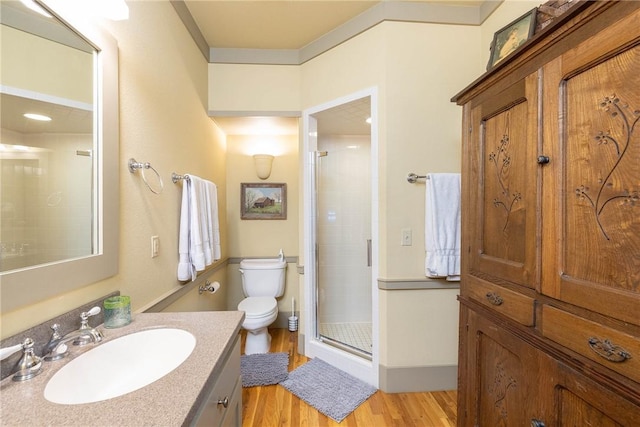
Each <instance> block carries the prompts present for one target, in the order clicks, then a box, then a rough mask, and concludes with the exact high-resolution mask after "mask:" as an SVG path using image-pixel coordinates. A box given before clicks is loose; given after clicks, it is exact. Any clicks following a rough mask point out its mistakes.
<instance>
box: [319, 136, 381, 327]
mask: <svg viewBox="0 0 640 427" xmlns="http://www.w3.org/2000/svg"><path fill="white" fill-rule="evenodd" d="M318 147H319V150H321V151H327V152H328V155H327V156H326V157H322V158H321V160H320V161H321V162H322V164H321V166H320V170H321V177H320V188H319V191H320V193H321V196H320V197H319V204H318V236H317V241H318V244H319V253H320V257H319V276H320V277H319V295H318V304H319V310H318V321H319V322H320V323H340V322H370V321H371V268H370V267H368V266H367V239H371V215H370V212H371V182H370V179H369V178H368V177H370V159H371V149H370V137H369V136H344V135H341V136H331V137H324V138H322V139H320V140H319V142H318Z"/></svg>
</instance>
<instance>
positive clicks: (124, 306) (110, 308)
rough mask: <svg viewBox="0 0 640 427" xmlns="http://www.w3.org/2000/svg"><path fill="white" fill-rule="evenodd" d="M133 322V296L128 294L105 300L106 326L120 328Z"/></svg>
mask: <svg viewBox="0 0 640 427" xmlns="http://www.w3.org/2000/svg"><path fill="white" fill-rule="evenodd" d="M129 323H131V298H130V297H128V296H126V295H120V296H115V297H109V298H107V299H106V300H104V327H105V328H120V327H122V326H126V325H128V324H129Z"/></svg>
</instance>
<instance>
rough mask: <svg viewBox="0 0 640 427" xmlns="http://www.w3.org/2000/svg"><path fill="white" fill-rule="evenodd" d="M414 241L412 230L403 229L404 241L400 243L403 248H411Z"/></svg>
mask: <svg viewBox="0 0 640 427" xmlns="http://www.w3.org/2000/svg"><path fill="white" fill-rule="evenodd" d="M412 240H413V239H412V238H411V229H410V228H403V229H402V240H401V242H400V245H401V246H411V245H412V244H413V241H412Z"/></svg>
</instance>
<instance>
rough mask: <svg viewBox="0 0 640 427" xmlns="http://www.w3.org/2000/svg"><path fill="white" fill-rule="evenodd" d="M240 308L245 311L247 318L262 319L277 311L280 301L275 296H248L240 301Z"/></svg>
mask: <svg viewBox="0 0 640 427" xmlns="http://www.w3.org/2000/svg"><path fill="white" fill-rule="evenodd" d="M238 310H240V311H244V312H245V318H247V319H261V318H263V317H270V316H272V315H273V314H274V313H275V312H277V311H278V302H277V301H276V299H275V298H273V297H248V298H245V299H243V300H242V301H240V304H238Z"/></svg>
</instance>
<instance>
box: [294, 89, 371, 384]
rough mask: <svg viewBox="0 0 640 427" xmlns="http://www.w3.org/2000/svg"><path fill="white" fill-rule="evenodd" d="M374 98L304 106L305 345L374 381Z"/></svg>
mask: <svg viewBox="0 0 640 427" xmlns="http://www.w3.org/2000/svg"><path fill="white" fill-rule="evenodd" d="M374 99H375V92H373V91H369V92H366V93H359V94H355V95H353V96H351V97H346V98H343V99H340V100H336V101H335V102H333V103H330V104H325V105H323V106H320V107H317V108H316V109H311V110H309V111H307V112H305V126H306V127H307V131H306V136H305V141H306V144H305V145H306V152H307V156H308V162H307V165H306V178H307V185H306V187H305V206H306V207H307V210H306V212H305V222H306V232H305V247H306V254H305V259H306V261H305V264H306V266H305V280H306V287H305V289H306V292H307V295H308V297H307V300H308V309H307V313H309V317H310V319H309V320H308V321H307V322H306V323H305V324H307V325H308V326H307V328H306V330H305V340H306V341H305V351H306V352H307V355H309V356H311V357H315V356H320V357H321V358H323V359H324V360H326V361H327V362H329V363H332V364H333V365H334V366H337V367H338V368H342V369H344V370H348V371H349V372H352V373H356V376H358V377H360V378H361V379H363V380H365V381H367V382H369V383H371V384H373V385H376V386H377V351H376V343H377V292H376V289H377V285H376V281H375V279H376V278H377V257H376V250H375V248H376V247H377V245H376V241H377V239H376V236H375V227H374V224H375V223H376V200H377V197H375V194H377V179H375V175H376V168H375V167H374V166H373V165H375V164H376V163H377V162H376V152H377V150H376V147H377V140H376V135H377V132H375V124H374V123H375V117H374V116H375V114H373V109H372V106H373V105H375V103H374ZM374 313H375V314H376V316H374Z"/></svg>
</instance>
